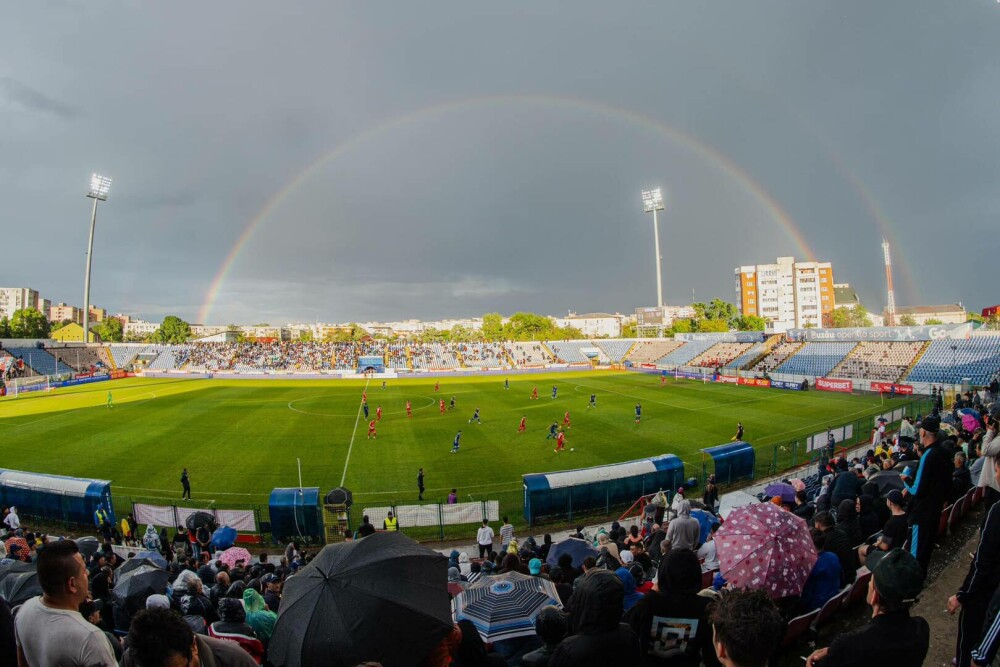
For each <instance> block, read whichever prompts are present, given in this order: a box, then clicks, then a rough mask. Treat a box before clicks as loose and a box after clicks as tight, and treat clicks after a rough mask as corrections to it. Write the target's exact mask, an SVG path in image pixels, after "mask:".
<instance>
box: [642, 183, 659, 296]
mask: <svg viewBox="0 0 1000 667" xmlns="http://www.w3.org/2000/svg"><path fill="white" fill-rule="evenodd" d="M642 210H643V212H644V213H652V214H653V241H654V243H655V244H656V305H657V306H658V307H660V308H661V309H662V308H663V276H662V275H661V273H660V260H661V259H663V258H662V257H660V228H659V225H658V224H657V222H658V220H657V218H656V212H657V211H662V210H663V194H661V192H660V188H656V189H655V190H643V191H642Z"/></svg>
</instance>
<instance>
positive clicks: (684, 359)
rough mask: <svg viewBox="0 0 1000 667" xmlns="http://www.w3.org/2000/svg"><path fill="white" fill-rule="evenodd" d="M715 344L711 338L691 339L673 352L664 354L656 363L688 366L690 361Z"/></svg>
mask: <svg viewBox="0 0 1000 667" xmlns="http://www.w3.org/2000/svg"><path fill="white" fill-rule="evenodd" d="M713 345H715V343H714V342H712V341H710V340H691V341H687V342H685V343H684V344H683V345H682V346H680V347H678V348H677V349H676V350H674V351H673V352H670V353H668V354H666V355H664V356H663V357H662V358H661V359H659V360H658V361H657V362H656V363H658V364H665V365H667V366H686V365H687V364H688V362H690V361H691V360H692V359H694V358H695V357H697V356H698V355H699V354H701V353H702V352H705V351H706V350H708V349H709V348H710V347H712V346H713Z"/></svg>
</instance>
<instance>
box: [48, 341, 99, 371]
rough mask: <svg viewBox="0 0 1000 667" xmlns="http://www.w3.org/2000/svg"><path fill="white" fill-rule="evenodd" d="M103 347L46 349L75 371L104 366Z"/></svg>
mask: <svg viewBox="0 0 1000 667" xmlns="http://www.w3.org/2000/svg"><path fill="white" fill-rule="evenodd" d="M104 349H105V348H103V347H83V346H80V347H49V348H46V351H47V352H48V353H49V354H51V355H52V356H53V357H55V358H56V359H58V360H59V361H60V362H62V363H64V364H66V365H67V366H69V367H71V368H73V369H74V370H77V371H89V370H90V369H91V368H103V367H104V366H106V364H105V361H104V359H103V357H102V356H101V352H103V351H104Z"/></svg>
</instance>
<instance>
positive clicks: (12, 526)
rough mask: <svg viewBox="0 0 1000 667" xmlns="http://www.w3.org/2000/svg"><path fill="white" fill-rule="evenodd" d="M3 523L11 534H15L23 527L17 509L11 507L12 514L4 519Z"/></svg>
mask: <svg viewBox="0 0 1000 667" xmlns="http://www.w3.org/2000/svg"><path fill="white" fill-rule="evenodd" d="M3 523H4V525H5V526H7V529H8V530H9V531H10V532H12V533H13V532H14V531H16V530H18V529H19V528H20V527H21V520H20V519H18V518H17V508H16V507H14V506H13V505H11V508H10V513H9V514H8V515H7V516H5V517H4V519H3Z"/></svg>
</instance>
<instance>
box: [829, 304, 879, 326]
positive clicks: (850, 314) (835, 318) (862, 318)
mask: <svg viewBox="0 0 1000 667" xmlns="http://www.w3.org/2000/svg"><path fill="white" fill-rule="evenodd" d="M830 323H831V324H832V325H833V327H834V328H835V329H843V328H845V327H870V326H871V325H872V318H870V317H868V311H867V310H866V309H865V307H864V306H862V305H861V304H860V303H859V304H857V305H855V306H854V307H853V308H848V307H847V306H838V307H836V308H834V309H833V311H832V312H831V313H830Z"/></svg>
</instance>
